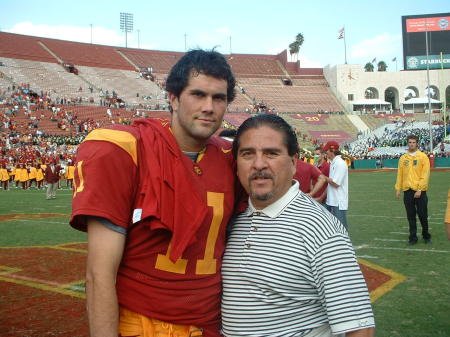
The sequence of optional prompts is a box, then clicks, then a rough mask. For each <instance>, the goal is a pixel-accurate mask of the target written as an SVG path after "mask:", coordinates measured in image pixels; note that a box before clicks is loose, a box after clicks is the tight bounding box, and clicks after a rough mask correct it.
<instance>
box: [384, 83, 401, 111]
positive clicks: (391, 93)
mask: <svg viewBox="0 0 450 337" xmlns="http://www.w3.org/2000/svg"><path fill="white" fill-rule="evenodd" d="M398 95H399V94H398V89H397V88H395V87H388V88H387V89H386V90H385V91H384V100H385V101H386V102H389V103H391V104H392V109H394V110H397V109H399V107H400V105H399V99H398Z"/></svg>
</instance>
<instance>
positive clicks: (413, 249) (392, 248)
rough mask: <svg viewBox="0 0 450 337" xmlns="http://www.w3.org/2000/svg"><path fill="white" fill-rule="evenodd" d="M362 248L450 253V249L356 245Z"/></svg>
mask: <svg viewBox="0 0 450 337" xmlns="http://www.w3.org/2000/svg"><path fill="white" fill-rule="evenodd" d="M362 248H367V249H386V250H403V251H411V252H429V253H446V254H450V250H434V249H416V248H395V247H374V246H365V247H361V248H356V247H354V249H355V250H356V249H362Z"/></svg>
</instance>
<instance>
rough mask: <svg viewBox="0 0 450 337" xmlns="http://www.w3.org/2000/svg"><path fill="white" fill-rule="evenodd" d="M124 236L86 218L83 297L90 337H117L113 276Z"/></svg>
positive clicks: (116, 304) (115, 297) (117, 325)
mask: <svg viewBox="0 0 450 337" xmlns="http://www.w3.org/2000/svg"><path fill="white" fill-rule="evenodd" d="M125 237H126V236H125V235H124V234H121V233H118V232H115V231H113V230H111V229H109V228H107V227H106V226H104V225H103V224H101V223H100V222H99V221H98V220H96V219H95V218H89V219H88V256H87V268H86V294H87V312H88V319H89V331H90V336H91V337H111V336H117V335H118V331H119V330H118V327H119V304H118V302H117V294H116V275H117V269H118V267H119V264H120V261H121V259H122V253H123V249H124V245H125Z"/></svg>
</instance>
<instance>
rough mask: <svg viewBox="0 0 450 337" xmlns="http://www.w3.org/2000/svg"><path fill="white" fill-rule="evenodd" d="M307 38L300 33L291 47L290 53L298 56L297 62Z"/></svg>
mask: <svg viewBox="0 0 450 337" xmlns="http://www.w3.org/2000/svg"><path fill="white" fill-rule="evenodd" d="M304 41H305V38H304V37H303V34H302V33H298V34H297V35H296V36H295V41H294V42H292V43H291V44H290V45H289V53H290V54H291V56H292V55H295V56H296V61H298V53H299V52H300V47H301V46H302V44H303V42H304Z"/></svg>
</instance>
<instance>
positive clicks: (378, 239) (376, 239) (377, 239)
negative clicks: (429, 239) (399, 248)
mask: <svg viewBox="0 0 450 337" xmlns="http://www.w3.org/2000/svg"><path fill="white" fill-rule="evenodd" d="M374 240H375V241H405V240H399V239H380V238H375V239H374Z"/></svg>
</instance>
